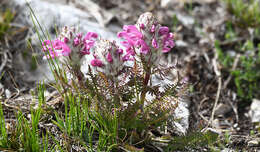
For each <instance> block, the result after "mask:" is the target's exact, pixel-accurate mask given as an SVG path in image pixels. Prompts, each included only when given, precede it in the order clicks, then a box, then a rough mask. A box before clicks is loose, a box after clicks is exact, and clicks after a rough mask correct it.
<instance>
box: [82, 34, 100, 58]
mask: <svg viewBox="0 0 260 152" xmlns="http://www.w3.org/2000/svg"><path fill="white" fill-rule="evenodd" d="M97 37H98V35H97V33H95V32H88V33H87V34H86V35H85V37H84V38H83V44H84V47H83V49H82V51H81V53H82V54H83V55H85V54H89V53H90V52H89V50H90V49H91V48H92V47H93V46H94V44H95V40H94V39H96V38H97Z"/></svg>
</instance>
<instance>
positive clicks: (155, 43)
mask: <svg viewBox="0 0 260 152" xmlns="http://www.w3.org/2000/svg"><path fill="white" fill-rule="evenodd" d="M152 46H153V47H154V48H156V49H158V48H159V46H158V43H157V41H156V39H155V38H153V40H152Z"/></svg>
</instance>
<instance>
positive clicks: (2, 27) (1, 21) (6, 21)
mask: <svg viewBox="0 0 260 152" xmlns="http://www.w3.org/2000/svg"><path fill="white" fill-rule="evenodd" d="M13 19H14V13H13V12H12V11H11V10H10V9H7V10H5V11H4V12H0V40H3V38H4V36H5V35H7V34H8V32H9V29H10V28H11V25H10V23H11V22H12V20H13Z"/></svg>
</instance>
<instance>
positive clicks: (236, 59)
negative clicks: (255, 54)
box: [223, 54, 241, 89]
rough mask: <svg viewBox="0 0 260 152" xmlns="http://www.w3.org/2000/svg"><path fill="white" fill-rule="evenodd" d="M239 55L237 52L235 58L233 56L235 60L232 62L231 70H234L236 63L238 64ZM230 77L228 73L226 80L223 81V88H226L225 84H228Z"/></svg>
mask: <svg viewBox="0 0 260 152" xmlns="http://www.w3.org/2000/svg"><path fill="white" fill-rule="evenodd" d="M240 56H241V55H240V54H237V55H236V58H235V61H234V63H233V66H232V69H231V71H234V70H235V69H236V68H237V65H238V62H239V58H240ZM231 78H232V74H230V75H229V76H228V78H227V80H226V81H225V82H224V85H223V89H226V88H227V85H228V84H229V82H230V80H231Z"/></svg>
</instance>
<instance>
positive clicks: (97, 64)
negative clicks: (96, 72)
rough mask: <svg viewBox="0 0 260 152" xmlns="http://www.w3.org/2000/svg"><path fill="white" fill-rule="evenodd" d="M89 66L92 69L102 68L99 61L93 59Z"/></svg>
mask: <svg viewBox="0 0 260 152" xmlns="http://www.w3.org/2000/svg"><path fill="white" fill-rule="evenodd" d="M90 64H91V65H92V66H94V67H102V66H103V63H102V61H101V60H99V59H93V60H92V61H91V62H90Z"/></svg>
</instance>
